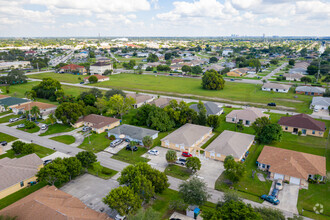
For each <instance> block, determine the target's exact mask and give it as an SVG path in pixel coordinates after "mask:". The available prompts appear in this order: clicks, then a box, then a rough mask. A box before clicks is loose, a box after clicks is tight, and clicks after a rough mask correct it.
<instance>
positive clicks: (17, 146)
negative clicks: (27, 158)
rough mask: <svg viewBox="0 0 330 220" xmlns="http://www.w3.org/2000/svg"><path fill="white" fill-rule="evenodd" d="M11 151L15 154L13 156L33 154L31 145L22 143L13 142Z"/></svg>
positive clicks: (33, 150)
mask: <svg viewBox="0 0 330 220" xmlns="http://www.w3.org/2000/svg"><path fill="white" fill-rule="evenodd" d="M12 149H13V151H14V152H15V154H22V155H25V154H32V153H33V152H35V149H34V146H33V144H27V143H24V142H22V141H15V142H14V143H13V144H12Z"/></svg>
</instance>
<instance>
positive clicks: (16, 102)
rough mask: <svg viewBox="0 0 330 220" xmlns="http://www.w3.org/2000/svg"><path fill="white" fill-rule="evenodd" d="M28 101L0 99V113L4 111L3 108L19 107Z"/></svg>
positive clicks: (14, 98) (13, 98) (10, 98)
mask: <svg viewBox="0 0 330 220" xmlns="http://www.w3.org/2000/svg"><path fill="white" fill-rule="evenodd" d="M29 102H31V101H30V100H27V99H22V98H16V97H6V98H2V99H0V112H2V111H5V106H7V107H8V108H9V109H11V108H13V107H16V106H19V105H20V104H23V103H29Z"/></svg>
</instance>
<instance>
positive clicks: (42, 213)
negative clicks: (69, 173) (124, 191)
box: [0, 186, 112, 220]
mask: <svg viewBox="0 0 330 220" xmlns="http://www.w3.org/2000/svg"><path fill="white" fill-rule="evenodd" d="M0 215H3V216H11V217H15V216H16V217H17V219H19V220H31V219H33V220H45V219H52V220H68V219H72V220H73V219H75V220H111V219H112V218H110V217H109V216H108V215H107V214H106V213H101V212H97V211H94V210H93V209H91V208H88V207H87V206H86V205H85V204H84V203H83V202H81V201H80V200H79V199H78V198H76V197H73V196H72V195H70V194H68V193H65V192H63V191H62V190H59V189H57V188H56V187H55V186H45V187H43V188H41V189H39V190H38V191H36V192H33V193H31V194H30V195H28V196H26V197H24V198H22V199H20V200H18V201H17V202H15V203H13V204H11V205H10V206H7V207H6V208H4V209H2V210H1V211H0Z"/></svg>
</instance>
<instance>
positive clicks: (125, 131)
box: [108, 124, 159, 145]
mask: <svg viewBox="0 0 330 220" xmlns="http://www.w3.org/2000/svg"><path fill="white" fill-rule="evenodd" d="M158 133H159V131H156V130H151V129H147V128H141V127H137V126H133V125H127V124H123V125H120V126H118V127H115V128H113V129H111V130H109V131H108V137H110V136H111V135H114V136H115V137H116V138H125V139H129V140H130V141H135V142H137V143H138V144H139V145H143V143H142V140H143V138H144V137H145V136H150V137H151V138H152V139H156V138H157V137H158Z"/></svg>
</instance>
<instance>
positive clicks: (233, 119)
mask: <svg viewBox="0 0 330 220" xmlns="http://www.w3.org/2000/svg"><path fill="white" fill-rule="evenodd" d="M261 117H266V118H269V115H267V114H264V113H263V112H262V111H260V110H259V109H257V108H253V107H252V108H246V109H243V110H233V111H231V112H230V113H229V114H228V115H227V116H226V122H229V123H235V124H236V123H238V122H240V121H241V122H242V124H243V125H244V126H247V127H249V126H250V125H251V124H252V123H253V122H255V121H256V119H257V118H261Z"/></svg>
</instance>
